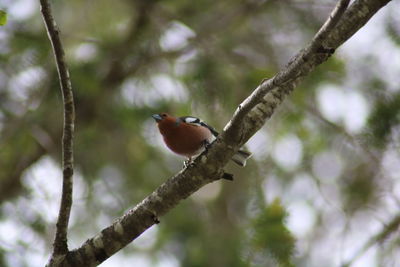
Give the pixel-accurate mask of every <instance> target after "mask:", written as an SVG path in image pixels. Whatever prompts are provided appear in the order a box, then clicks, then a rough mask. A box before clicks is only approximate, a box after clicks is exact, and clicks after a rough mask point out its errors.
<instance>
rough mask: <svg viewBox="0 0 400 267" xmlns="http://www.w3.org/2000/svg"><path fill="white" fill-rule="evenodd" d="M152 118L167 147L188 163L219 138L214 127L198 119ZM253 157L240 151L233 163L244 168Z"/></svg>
mask: <svg viewBox="0 0 400 267" xmlns="http://www.w3.org/2000/svg"><path fill="white" fill-rule="evenodd" d="M152 117H153V119H154V120H155V121H156V122H157V126H158V129H159V131H160V133H161V135H162V136H163V139H164V142H165V144H166V145H167V147H168V148H169V149H170V150H171V151H172V152H174V153H176V154H178V155H181V156H184V157H186V158H188V163H190V162H191V161H192V157H194V156H196V155H198V154H200V153H202V152H203V151H204V150H206V149H207V148H208V146H209V145H210V144H211V143H212V142H213V141H214V140H215V139H216V138H217V136H218V132H217V131H216V130H215V129H214V128H213V127H211V126H210V125H208V124H207V123H205V122H204V121H202V120H200V119H199V118H196V117H192V116H183V117H174V116H171V115H169V114H168V113H160V114H154V115H152ZM251 155H252V154H251V153H250V152H248V151H245V150H243V149H239V150H238V151H237V152H236V153H235V155H234V156H233V157H232V161H233V162H235V163H236V164H238V165H240V166H242V167H244V166H245V165H246V161H247V159H248V158H250V157H251ZM185 165H187V164H186V162H185Z"/></svg>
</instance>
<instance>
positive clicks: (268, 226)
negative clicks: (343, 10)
mask: <svg viewBox="0 0 400 267" xmlns="http://www.w3.org/2000/svg"><path fill="white" fill-rule="evenodd" d="M21 3H23V4H24V5H22V6H23V8H21ZM52 4H53V10H54V17H55V19H56V20H57V24H58V26H59V28H60V32H61V38H62V41H63V44H64V46H65V47H64V48H65V52H66V60H67V63H68V65H69V68H70V74H71V79H72V85H73V89H74V96H75V103H76V113H77V114H76V125H75V142H74V148H75V150H74V152H75V174H76V175H75V188H74V191H75V193H74V194H75V195H74V206H73V209H72V217H71V225H70V247H71V248H74V247H77V246H79V245H80V244H81V243H82V242H84V241H85V240H86V239H87V238H89V237H91V236H92V235H94V234H95V233H97V232H98V231H99V230H101V229H102V228H103V227H105V226H107V225H108V224H110V223H111V222H112V221H113V220H114V219H115V218H116V217H118V216H120V215H122V214H123V213H124V212H125V211H126V210H128V209H129V208H132V207H134V205H135V204H136V203H138V202H139V201H141V200H142V199H143V198H144V197H145V196H147V195H148V194H150V193H151V192H152V191H153V190H154V189H155V188H156V187H157V186H159V185H160V184H161V183H162V182H163V181H165V180H166V179H168V178H169V177H171V176H172V175H173V174H175V173H176V172H178V171H179V170H180V169H181V167H182V161H183V159H182V158H180V157H177V156H174V155H172V153H171V152H169V151H168V150H167V149H166V147H165V146H164V145H163V144H162V140H161V138H160V135H159V133H158V132H157V129H156V126H155V124H154V122H153V121H152V119H151V115H152V114H154V113H159V112H164V111H165V112H169V113H172V114H175V115H181V116H183V115H194V116H199V117H201V118H202V119H204V120H205V121H207V122H209V123H210V124H211V125H213V126H214V127H215V128H216V129H218V130H222V129H223V127H224V125H225V124H226V123H227V121H228V120H229V118H230V117H231V116H232V114H233V112H234V110H235V109H236V107H237V106H238V104H239V103H240V102H241V101H243V100H244V99H245V98H246V97H247V96H248V95H249V94H250V93H251V92H252V90H254V89H255V88H256V87H257V85H258V84H259V83H260V82H261V80H262V79H264V78H270V77H272V76H273V75H274V74H275V73H276V72H277V71H278V70H279V69H280V68H282V67H283V66H284V65H285V64H286V62H287V61H288V60H289V59H290V58H291V57H292V56H293V55H294V53H295V52H297V51H298V50H299V49H300V48H302V47H303V46H304V45H305V44H306V43H307V42H308V41H309V40H310V38H311V37H312V36H313V34H315V32H316V31H317V29H318V28H319V27H320V25H321V24H322V23H323V21H324V20H325V19H326V17H327V16H328V14H329V12H330V10H331V9H332V8H333V6H334V2H333V1H297V0H287V1H257V0H256V1H254V0H249V1H239V0H229V1H227V0H225V1H210V0H199V1H183V0H167V1H155V0H152V1H149V0H134V1H125V0H118V1H108V0H96V1H78V0H71V1H53V2H52ZM0 8H2V9H4V10H7V13H8V17H9V21H8V22H7V24H6V25H5V26H4V27H2V28H1V32H0V40H1V42H0V205H1V208H0V231H1V232H2V233H3V231H4V232H5V233H8V234H6V235H3V234H2V236H1V237H0V266H13V267H18V266H43V264H44V262H45V261H46V260H47V258H48V253H49V251H50V248H51V243H52V239H53V236H52V234H53V231H52V226H53V224H54V222H55V217H56V215H57V208H58V201H59V190H60V184H59V183H60V156H61V134H62V133H61V129H62V118H63V117H62V99H61V94H60V89H59V81H58V78H57V71H56V68H55V64H54V58H53V54H52V50H51V46H50V43H49V40H48V38H47V34H46V32H45V28H44V25H43V21H42V18H41V16H40V12H39V7H38V3H37V1H33V0H21V1H5V4H2V5H1V6H0ZM396 8H397V9H396ZM398 8H399V4H398V3H397V4H394V3H393V5H392V6H390V5H388V7H387V10H388V11H386V12H385V13H384V17H385V19H384V20H380V21H375V20H374V19H372V21H371V22H370V23H369V24H368V25H372V26H373V25H375V26H373V27H375V28H372V29H369V31H372V32H377V31H378V32H380V33H382V37H381V38H376V39H375V40H373V43H362V45H360V46H362V47H357V49H354V48H349V47H347V48H343V50H342V49H341V48H339V49H338V51H337V54H335V55H338V56H334V57H332V58H330V59H329V60H328V61H327V62H326V63H324V64H323V65H322V66H320V67H318V68H317V69H316V70H315V71H314V72H313V73H312V74H311V75H310V76H309V77H307V78H306V80H305V81H304V82H303V83H301V84H299V86H298V88H296V90H295V91H294V92H293V93H292V94H291V95H290V96H289V97H288V98H287V99H286V100H285V102H284V103H283V104H282V105H281V106H280V107H278V108H277V110H276V112H275V113H274V115H273V117H272V118H271V119H270V120H269V121H268V122H267V124H266V126H265V127H264V128H262V129H261V130H260V131H259V132H258V133H257V134H256V136H255V137H253V138H252V139H251V140H250V141H249V144H248V148H249V149H250V150H251V151H252V152H253V154H254V157H253V158H252V159H251V161H250V162H249V164H248V166H247V167H246V168H244V169H241V168H238V167H236V166H233V165H228V166H227V168H228V169H229V172H232V173H234V175H235V181H234V182H232V183H230V182H226V181H218V182H215V183H213V184H211V185H209V186H207V187H205V188H204V189H203V190H201V191H200V192H197V193H196V194H195V195H194V196H192V197H190V198H189V199H187V200H185V201H183V202H182V203H181V204H180V205H179V206H178V207H177V208H175V209H174V210H173V211H171V212H170V213H169V214H167V215H166V216H164V217H162V218H160V220H161V223H160V224H159V225H157V226H155V227H154V228H155V230H153V232H152V233H145V234H143V240H141V239H139V240H137V242H136V241H135V242H133V244H132V245H129V246H128V247H126V248H124V250H123V252H121V253H118V254H117V255H115V256H113V258H119V259H120V260H121V262H123V261H122V258H124V257H128V258H129V256H131V257H132V258H133V257H134V256H132V255H136V256H137V255H139V256H141V257H145V258H146V259H148V262H150V263H149V264H148V266H166V265H167V264H166V263H165V259H166V258H168V259H173V260H172V261H171V262H172V263H171V265H170V266H184V267H187V266H199V267H200V266H210V267H211V266H213V267H214V266H215V267H221V266H230V267H231V266H240V267H242V266H243V267H244V266H307V267H308V266H337V265H338V262H339V261H340V259H341V258H340V257H341V255H343V254H345V256H346V257H347V256H349V257H351V255H348V253H344V252H343V251H345V252H347V251H353V249H354V247H361V246H362V245H363V243H360V242H362V241H363V240H365V239H366V236H369V235H372V234H373V233H372V232H373V231H375V230H376V229H377V227H376V225H377V224H379V225H381V223H382V219H381V218H390V217H391V215H393V214H394V213H395V212H397V210H398V209H397V208H398V206H396V204H394V203H400V200H399V195H398V189H396V188H398V187H399V184H398V167H396V166H397V163H398V162H400V155H399V149H398V148H399V140H400V135H399V124H400V122H399V114H400V113H399V109H400V104H399V103H400V97H399V87H398V77H399V75H400V74H399V72H398V68H397V67H398V66H397V65H395V64H396V61H395V60H390V59H392V58H395V57H396V56H398V55H399V53H400V49H399V42H398V39H399V35H398V33H399V28H398V25H399V24H398V23H397V22H398V18H397V17H398V16H397V15H398V14H397V13H396V10H398ZM382 12H384V11H382ZM367 35H368V34H367ZM363 36H364V37H365V36H366V35H363ZM373 36H374V35H373ZM365 40H370V39H368V38H365ZM365 40H364V39H363V42H366V41H365ZM349 42H355V43H356V42H357V36H355V37H354V38H352V39H351V40H350V41H349ZM370 42H371V41H370ZM372 44H373V45H372ZM375 46H376V49H375ZM365 47H368V49H361V48H365ZM382 47H383V48H382ZM351 49H352V50H351ZM387 54H389V56H387ZM355 55H356V56H355ZM396 66H397V67H396ZM332 88H333V89H332ZM326 92H328V93H329V92H330V93H332V92H333V93H334V94H333V95H332V94H331V95H329V94H325V93H326ZM324 94H325V95H324ZM352 94H353V95H352ZM326 95H328V96H326ZM354 95H355V96H356V97H358V98H357V99H361V100H360V101H358V102H357V101H356V102H351V101H350V100H351V99H353V98H354ZM324 97H325V98H324ZM321 99H324V100H325V102H323V101H322V100H321ZM326 99H327V100H326ZM360 102H361V104H360ZM360 105H361V106H363V107H365V111H364V112H363V110H362V108H360ZM328 106H329V107H330V109H329V107H328ZM326 110H330V112H327V111H326ZM332 110H333V111H332ZM352 116H353V117H352ZM357 119H359V120H360V121H361V124H360V125H361V126H359V127H354V124H356V123H357V121H358V120H357ZM396 168H397V169H396ZM396 190H397V191H396ZM273 199H279V200H280V201H278V200H276V201H272V200H273ZM396 207H397V208H396ZM394 210H395V211H394ZM299 214H300V215H299ZM365 218H368V220H365ZM10 225H11V226H10ZM349 225H350V226H349ZM371 225H372V226H371ZM299 229H300V230H299ZM327 229H332V231H330V230H329V231H328V230H327ZM360 229H361V230H362V231H363V232H364V236H363V237H364V238H359V236H358V235H357V233H359V231H358V230H360ZM371 229H373V230H371ZM15 231H17V232H18V233H23V234H13V233H14V232H15ZM344 239H346V240H350V241H351V242H350V241H349V242H350V245H349V244H344V243H345V242H344V241H343V240H344ZM396 242H397V243H396ZM338 243H340V244H342V243H343V244H344V245H343V248H341V249H342V250H340V248H337V246H336V244H338ZM355 243H356V244H355ZM32 244H35V245H32ZM321 244H322V245H321ZM393 247H394V248H397V249H398V247H399V245H398V240H397V241H396V240H389V241H388V243H387V245H386V246H381V247H377V248H376V251H377V252H376V253H377V255H378V256H377V258H378V259H377V262H378V263H377V264H378V266H379V264H380V263H382V262H383V261H384V260H392V261H393V262H395V263H396V259H398V258H400V257H398V256H399V255H398V253H397V254H396V253H391V251H395V250H394V249H393ZM322 248H325V249H326V250H325V251H323V250H322ZM321 250H322V251H321ZM327 251H328V252H329V253H328V254H329V255H328V256H325V255H327ZM389 252H390V253H391V254H390V253H389ZM385 253H386V254H385ZM387 253H389V254H387ZM26 255H28V256H26ZM382 255H385V256H382ZM386 255H387V256H386ZM132 258H129V259H132ZM338 259H339V260H338ZM110 261H112V259H110ZM163 263H165V265H162V264H163ZM397 263H398V260H397ZM103 266H111V263H110V264H109V265H108V261H106V262H105V263H104V264H103ZM167 266H168V265H167ZM380 266H383V265H382V264H381V265H380ZM393 266H395V265H393Z"/></svg>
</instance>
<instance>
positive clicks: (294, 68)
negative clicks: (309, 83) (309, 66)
mask: <svg viewBox="0 0 400 267" xmlns="http://www.w3.org/2000/svg"><path fill="white" fill-rule="evenodd" d="M349 2H350V1H349V0H339V1H338V3H337V5H336V6H335V8H334V9H333V11H332V13H331V14H330V16H329V18H328V19H327V20H326V22H325V23H324V24H323V25H322V27H321V28H320V29H319V31H318V32H317V34H316V35H315V36H314V38H313V39H312V41H311V42H310V44H308V46H307V47H306V48H304V49H302V50H300V51H299V52H298V53H297V54H296V55H295V56H294V57H293V59H292V60H290V62H289V63H288V65H287V67H286V68H284V69H283V70H281V71H280V72H279V73H277V74H276V75H275V76H274V77H273V78H271V79H265V80H264V81H263V82H262V83H261V84H260V85H259V86H258V87H257V88H256V89H255V90H254V91H253V93H252V94H251V95H250V96H249V97H247V98H246V99H245V100H244V101H243V102H242V103H241V104H240V105H239V107H238V109H236V111H235V114H234V116H233V118H232V120H231V121H230V122H229V123H228V125H227V126H226V127H225V131H226V132H227V134H230V132H233V133H234V132H237V129H238V128H240V127H241V125H242V123H243V121H244V117H245V116H246V115H247V114H248V113H249V112H250V110H252V109H253V108H254V107H255V106H256V105H257V104H259V103H261V102H263V98H264V97H265V95H266V94H267V93H269V92H270V91H271V90H272V89H274V88H277V87H278V86H279V85H282V84H285V83H288V82H292V81H294V80H295V79H297V78H298V77H299V76H305V75H306V74H307V73H308V72H310V71H311V70H309V71H308V72H307V73H305V72H304V71H305V67H306V63H307V62H308V61H309V60H310V57H311V56H315V55H316V54H317V52H322V54H321V55H323V56H324V57H325V59H324V60H326V59H327V58H328V57H329V56H330V55H331V54H332V53H333V51H334V49H332V48H330V49H328V48H325V47H324V45H323V42H324V41H325V40H326V38H327V37H328V36H329V34H330V33H331V31H332V30H333V28H334V27H335V26H336V24H337V23H338V22H339V19H340V18H341V17H342V15H343V13H344V12H345V10H346V8H347V6H348V5H349ZM303 69H304V70H303ZM258 110H259V111H260V112H262V113H265V112H266V111H265V110H264V109H263V108H261V107H258ZM263 124H264V123H263ZM231 139H232V137H231ZM234 141H239V140H234ZM242 143H244V142H242Z"/></svg>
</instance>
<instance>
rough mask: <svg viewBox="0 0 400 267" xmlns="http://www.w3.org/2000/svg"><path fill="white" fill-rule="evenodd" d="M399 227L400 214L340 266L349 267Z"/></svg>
mask: <svg viewBox="0 0 400 267" xmlns="http://www.w3.org/2000/svg"><path fill="white" fill-rule="evenodd" d="M399 226H400V214H398V215H397V216H395V217H394V218H393V219H392V220H391V221H390V222H389V223H388V224H387V225H386V226H385V227H383V229H382V231H380V232H379V233H377V234H376V235H374V236H372V237H371V238H370V239H369V240H368V241H367V242H366V243H365V244H364V246H362V247H361V248H360V249H359V250H358V251H357V252H356V253H355V254H354V256H353V257H352V258H351V259H350V260H348V261H347V262H346V263H344V264H343V265H342V267H349V266H351V265H352V264H353V263H354V262H355V261H356V260H357V259H359V258H360V257H361V256H362V255H363V254H364V253H365V252H366V251H367V250H368V249H369V248H371V247H372V246H373V245H374V244H376V243H382V242H383V241H384V240H385V239H386V238H388V237H389V235H391V234H392V233H393V232H395V231H397V230H398V229H399Z"/></svg>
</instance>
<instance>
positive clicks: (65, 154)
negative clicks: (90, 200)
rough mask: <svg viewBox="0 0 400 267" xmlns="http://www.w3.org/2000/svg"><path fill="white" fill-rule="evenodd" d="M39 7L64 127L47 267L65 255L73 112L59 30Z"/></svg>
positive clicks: (46, 9)
mask: <svg viewBox="0 0 400 267" xmlns="http://www.w3.org/2000/svg"><path fill="white" fill-rule="evenodd" d="M40 6H41V12H42V15H43V20H44V23H45V25H46V29H47V34H48V36H49V39H50V42H51V45H52V47H53V52H54V57H55V60H56V65H57V70H58V76H59V80H60V86H61V91H62V96H63V103H64V125H63V137H62V165H63V166H62V168H63V186H62V196H61V204H60V210H59V214H58V220H57V224H56V234H55V239H54V243H53V254H52V256H51V259H50V261H49V265H53V264H55V263H56V262H57V261H58V260H60V258H62V257H63V255H66V254H67V253H68V244H67V232H68V222H69V216H70V213H71V206H72V188H73V184H72V176H73V134H74V119H75V109H74V99H73V94H72V86H71V80H70V78H69V72H68V68H67V64H66V62H65V58H64V50H63V46H62V44H61V40H60V37H59V30H58V28H57V25H56V22H55V20H54V18H53V15H52V13H51V8H50V4H49V2H48V1H47V0H40Z"/></svg>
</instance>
